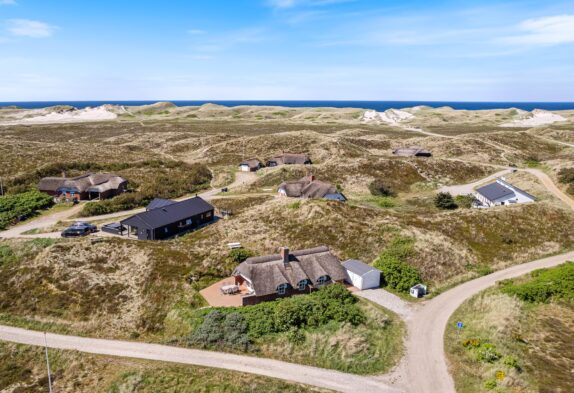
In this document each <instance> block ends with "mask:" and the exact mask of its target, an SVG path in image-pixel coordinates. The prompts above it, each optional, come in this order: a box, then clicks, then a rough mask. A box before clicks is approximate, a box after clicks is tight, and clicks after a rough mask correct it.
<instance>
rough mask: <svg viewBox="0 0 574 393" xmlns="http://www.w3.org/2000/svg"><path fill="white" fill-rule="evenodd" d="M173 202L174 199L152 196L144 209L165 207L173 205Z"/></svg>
mask: <svg viewBox="0 0 574 393" xmlns="http://www.w3.org/2000/svg"><path fill="white" fill-rule="evenodd" d="M174 203H176V202H175V201H172V200H171V199H163V198H154V199H153V200H152V201H151V202H150V203H149V204H148V205H147V206H146V210H153V209H157V208H160V207H165V206H169V205H173V204H174Z"/></svg>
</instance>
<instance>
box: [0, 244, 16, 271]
mask: <svg viewBox="0 0 574 393" xmlns="http://www.w3.org/2000/svg"><path fill="white" fill-rule="evenodd" d="M15 261H16V254H14V251H12V248H10V246H8V245H7V244H0V266H3V265H8V264H10V263H13V262H15Z"/></svg>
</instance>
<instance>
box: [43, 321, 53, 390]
mask: <svg viewBox="0 0 574 393" xmlns="http://www.w3.org/2000/svg"><path fill="white" fill-rule="evenodd" d="M44 346H45V348H46V366H47V367H48V386H49V387H50V393H52V376H51V373H50V359H49V358H48V340H47V339H46V332H44Z"/></svg>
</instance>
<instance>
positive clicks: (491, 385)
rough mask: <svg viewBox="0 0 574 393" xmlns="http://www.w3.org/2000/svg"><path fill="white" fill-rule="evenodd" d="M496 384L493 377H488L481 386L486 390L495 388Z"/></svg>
mask: <svg viewBox="0 0 574 393" xmlns="http://www.w3.org/2000/svg"><path fill="white" fill-rule="evenodd" d="M496 385H497V383H496V380H495V379H489V380H488V381H485V382H484V385H483V386H484V388H485V389H486V390H492V389H494V388H496Z"/></svg>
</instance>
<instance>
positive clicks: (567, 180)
mask: <svg viewBox="0 0 574 393" xmlns="http://www.w3.org/2000/svg"><path fill="white" fill-rule="evenodd" d="M558 181H559V182H560V183H564V184H574V168H562V169H560V171H559V172H558Z"/></svg>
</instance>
